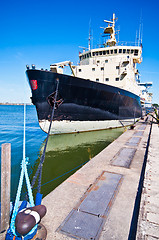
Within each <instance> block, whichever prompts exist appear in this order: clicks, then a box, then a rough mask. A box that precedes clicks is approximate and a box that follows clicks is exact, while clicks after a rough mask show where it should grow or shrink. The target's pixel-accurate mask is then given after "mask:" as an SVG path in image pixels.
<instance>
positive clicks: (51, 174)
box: [33, 128, 123, 196]
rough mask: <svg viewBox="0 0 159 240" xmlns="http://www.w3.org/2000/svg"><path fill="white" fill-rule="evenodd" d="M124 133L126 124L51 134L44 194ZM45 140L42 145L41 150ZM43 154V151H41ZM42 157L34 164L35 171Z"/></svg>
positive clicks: (46, 161)
mask: <svg viewBox="0 0 159 240" xmlns="http://www.w3.org/2000/svg"><path fill="white" fill-rule="evenodd" d="M122 133H123V129H122V128H117V129H112V130H102V131H94V132H85V133H75V134H63V135H54V136H50V137H49V141H48V145H47V149H46V155H45V162H44V165H43V173H42V189H41V192H42V193H43V196H45V195H47V194H48V193H49V192H51V191H52V190H53V189H55V188H56V187H57V186H58V185H59V184H61V183H62V182H63V181H64V180H65V179H67V178H68V177H69V176H70V175H72V174H73V173H74V172H75V171H77V170H78V169H79V168H80V167H81V166H82V165H83V164H85V163H86V162H87V161H89V160H90V159H91V158H93V157H94V156H95V155H97V154H98V153H99V152H100V151H101V150H103V149H104V148H105V147H106V146H108V145H109V144H110V143H111V142H112V141H113V140H115V139H116V138H117V137H118V136H120V135H121V134H122ZM44 144H45V141H44V142H43V144H42V147H41V154H42V152H43V149H44ZM41 154H40V155H41ZM39 160H40V158H39V159H38V160H37V162H36V164H35V165H34V169H33V174H35V171H36V169H37V165H38V163H39Z"/></svg>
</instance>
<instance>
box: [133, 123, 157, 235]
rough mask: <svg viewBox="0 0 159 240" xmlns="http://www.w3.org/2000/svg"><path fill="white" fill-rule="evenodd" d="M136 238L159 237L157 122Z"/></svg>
mask: <svg viewBox="0 0 159 240" xmlns="http://www.w3.org/2000/svg"><path fill="white" fill-rule="evenodd" d="M137 239H144V240H146V239H147V240H153V239H154V240H155V239H159V127H158V125H157V124H153V126H152V133H151V138H150V146H149V154H148V159H147V165H146V171H145V178H144V185H143V191H142V197H141V204H140V214H139V221H138V231H137Z"/></svg>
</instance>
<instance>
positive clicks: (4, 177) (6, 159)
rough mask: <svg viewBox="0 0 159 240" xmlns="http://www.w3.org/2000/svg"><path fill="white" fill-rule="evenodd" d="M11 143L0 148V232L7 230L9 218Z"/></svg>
mask: <svg viewBox="0 0 159 240" xmlns="http://www.w3.org/2000/svg"><path fill="white" fill-rule="evenodd" d="M10 182H11V144H10V143H5V144H2V148H1V224H0V233H1V232H4V231H5V230H7V228H8V226H9V220H10Z"/></svg>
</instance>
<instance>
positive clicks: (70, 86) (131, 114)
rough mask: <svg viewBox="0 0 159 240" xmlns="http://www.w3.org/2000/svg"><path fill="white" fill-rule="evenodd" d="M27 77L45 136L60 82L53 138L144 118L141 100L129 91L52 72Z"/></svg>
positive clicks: (38, 71) (28, 73) (33, 72)
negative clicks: (55, 135)
mask: <svg viewBox="0 0 159 240" xmlns="http://www.w3.org/2000/svg"><path fill="white" fill-rule="evenodd" d="M26 74H27V76H28V79H29V84H30V87H31V90H32V102H33V104H34V105H35V106H36V110H37V115H38V120H39V124H40V126H41V128H42V130H44V131H45V132H47V131H48V125H49V120H50V116H51V112H52V106H51V104H52V103H51V102H50V99H54V95H55V91H56V85H57V79H58V80H59V88H58V96H57V104H56V109H55V115H54V124H53V126H52V132H51V133H52V134H53V133H54V134H56V133H69V132H78V131H91V130H99V129H105V128H112V127H119V126H122V125H123V124H124V125H128V124H131V123H133V121H134V119H136V118H140V117H141V104H140V97H139V96H137V95H135V94H133V93H131V92H128V91H126V90H123V89H120V88H117V87H113V86H109V85H106V84H102V83H98V82H93V81H90V80H86V79H82V78H77V77H73V76H69V75H64V74H58V73H53V72H51V71H43V70H33V69H30V70H27V71H26ZM50 103H51V104H50ZM44 126H45V127H44Z"/></svg>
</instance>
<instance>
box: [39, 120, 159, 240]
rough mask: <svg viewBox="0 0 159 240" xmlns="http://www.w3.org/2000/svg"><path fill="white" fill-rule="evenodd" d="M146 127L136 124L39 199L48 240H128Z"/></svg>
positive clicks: (146, 133)
mask: <svg viewBox="0 0 159 240" xmlns="http://www.w3.org/2000/svg"><path fill="white" fill-rule="evenodd" d="M156 126H157V125H153V127H154V128H155V129H156V128H157V127H156ZM150 127H151V125H150V123H149V121H147V122H145V120H140V121H139V122H138V123H137V124H136V127H135V128H134V129H132V130H127V131H126V132H124V133H123V134H122V135H121V136H120V137H119V138H118V139H116V140H115V141H114V142H112V143H111V144H110V145H109V146H108V147H107V148H105V149H104V150H103V151H102V152H100V153H99V154H98V155H97V156H95V157H94V158H93V159H91V160H90V161H89V162H88V163H87V164H86V165H84V166H83V167H82V168H81V169H80V170H78V171H77V172H76V173H75V174H73V175H72V176H71V177H69V178H68V179H67V180H66V181H65V182H63V183H62V184H61V185H60V186H59V187H57V188H56V189H55V190H54V191H52V192H51V193H50V194H49V195H47V196H46V197H45V198H44V199H43V204H45V206H46V207H47V214H46V216H45V217H44V219H43V220H42V223H43V224H44V225H45V227H46V228H47V233H48V235H47V239H48V240H53V239H56V240H63V239H67V240H68V239H72V237H74V238H76V239H100V240H105V239H120V240H121V239H123V240H125V239H128V237H129V231H130V226H131V222H132V215H133V211H134V204H135V199H136V194H137V191H138V185H139V180H140V175H141V170H142V166H143V161H144V156H145V150H146V147H147V141H148V136H149V133H150ZM152 129H153V128H152ZM155 129H154V130H152V132H156V130H155ZM153 134H154V133H153ZM156 134H157V135H158V133H157V132H156ZM157 135H156V136H157ZM154 144H155V140H154ZM155 146H156V144H155ZM154 170H155V169H154ZM114 176H115V178H114ZM112 182H113V183H112ZM110 184H113V185H110ZM154 184H155V182H154ZM156 187H157V186H156ZM112 188H113V189H114V190H112V193H111V195H110V194H109V192H110V191H109V190H110V189H112ZM153 190H154V189H153ZM153 190H152V191H153ZM100 194H101V197H100ZM108 195H110V196H108ZM104 197H105V198H106V199H105V201H104V200H103V199H104ZM153 200H154V199H152V201H153ZM103 201H104V204H105V206H104V207H105V209H104V208H103V209H102V210H101V213H99V214H97V213H96V211H97V210H98V211H100V209H99V206H103ZM106 202H107V204H106ZM92 206H95V209H93V208H91V207H92ZM149 217H151V218H152V217H154V216H152V215H151V216H150V215H149ZM141 222H142V219H141V221H140V223H141ZM141 225H142V223H141ZM139 229H140V233H139V234H142V229H141V227H140V228H139ZM139 239H141V238H139ZM143 239H145V238H143Z"/></svg>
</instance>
